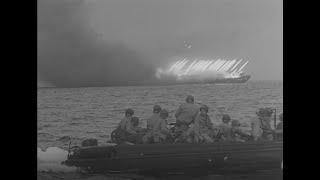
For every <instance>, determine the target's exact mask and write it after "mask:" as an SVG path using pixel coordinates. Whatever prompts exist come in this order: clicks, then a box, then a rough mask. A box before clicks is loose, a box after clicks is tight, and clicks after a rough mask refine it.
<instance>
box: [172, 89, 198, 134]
mask: <svg viewBox="0 0 320 180" xmlns="http://www.w3.org/2000/svg"><path fill="white" fill-rule="evenodd" d="M198 112H199V106H197V105H196V104H194V97H193V96H191V95H188V96H187V98H186V103H183V104H181V105H180V106H179V108H178V109H177V111H176V113H175V117H176V123H177V124H176V125H177V127H178V129H180V130H182V131H183V132H185V131H186V130H187V129H188V128H189V125H190V124H191V123H192V122H193V121H194V119H195V117H196V115H197V113H198Z"/></svg>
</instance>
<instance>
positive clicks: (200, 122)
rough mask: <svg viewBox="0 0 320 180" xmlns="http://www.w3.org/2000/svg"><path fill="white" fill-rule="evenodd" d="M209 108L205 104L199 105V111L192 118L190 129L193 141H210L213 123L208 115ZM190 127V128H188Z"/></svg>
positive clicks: (211, 140)
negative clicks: (192, 123)
mask: <svg viewBox="0 0 320 180" xmlns="http://www.w3.org/2000/svg"><path fill="white" fill-rule="evenodd" d="M208 111H209V108H208V106H206V105H202V106H201V107H200V113H198V115H197V116H196V118H195V120H194V125H193V127H192V131H193V133H194V142H195V143H199V142H204V143H212V142H213V138H212V133H213V124H212V122H211V119H210V117H209V116H208ZM190 129H191V128H190Z"/></svg>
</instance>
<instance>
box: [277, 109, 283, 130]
mask: <svg viewBox="0 0 320 180" xmlns="http://www.w3.org/2000/svg"><path fill="white" fill-rule="evenodd" d="M279 119H280V123H279V124H277V128H276V129H277V130H282V129H283V113H281V114H280V115H279Z"/></svg>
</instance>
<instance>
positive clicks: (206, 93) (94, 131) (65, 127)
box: [38, 81, 283, 148]
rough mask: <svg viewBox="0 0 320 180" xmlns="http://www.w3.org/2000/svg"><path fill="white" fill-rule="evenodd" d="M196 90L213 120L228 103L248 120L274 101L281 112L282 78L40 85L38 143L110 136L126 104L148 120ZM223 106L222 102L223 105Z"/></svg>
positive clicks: (236, 116)
mask: <svg viewBox="0 0 320 180" xmlns="http://www.w3.org/2000/svg"><path fill="white" fill-rule="evenodd" d="M188 94H192V95H194V96H195V100H196V101H197V102H201V103H204V104H206V105H208V106H209V108H210V109H209V115H210V117H211V119H212V121H213V123H214V124H218V123H220V120H219V119H217V118H215V114H216V112H218V109H219V107H225V108H226V112H227V113H228V114H230V115H231V117H232V118H234V119H238V120H240V122H242V123H246V124H249V122H250V120H251V119H252V118H253V117H255V112H256V110H257V108H259V107H265V106H269V107H275V108H277V112H278V113H280V112H282V109H283V108H282V107H283V85H282V82H281V81H260V82H248V83H246V84H224V85H211V84H202V85H199V84H198V85H174V86H130V87H129V86H128V87H88V88H39V89H38V146H39V147H42V148H45V147H50V146H57V147H65V145H66V144H68V142H69V141H68V138H66V136H71V137H72V138H73V142H74V143H78V142H79V141H80V140H82V139H84V138H89V137H92V138H97V139H98V141H99V143H104V142H105V141H107V140H108V139H109V134H110V132H111V131H112V130H113V129H114V128H115V127H116V126H117V124H118V123H119V121H120V119H121V118H122V117H123V115H124V110H125V109H126V108H129V107H130V108H133V109H134V110H135V115H136V116H138V117H139V118H140V119H141V125H142V126H145V123H146V120H145V119H146V118H147V117H149V116H150V115H151V113H152V106H153V105H154V104H159V105H161V106H162V107H164V108H166V109H168V110H169V111H170V112H171V113H170V116H169V121H174V119H173V117H174V111H175V110H176V109H177V107H178V106H179V105H180V104H181V103H182V102H184V99H185V97H186V95H188ZM220 109H221V108H220Z"/></svg>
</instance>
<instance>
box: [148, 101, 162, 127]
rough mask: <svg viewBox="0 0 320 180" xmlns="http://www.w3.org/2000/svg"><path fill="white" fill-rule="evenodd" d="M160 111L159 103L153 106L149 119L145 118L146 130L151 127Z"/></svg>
mask: <svg viewBox="0 0 320 180" xmlns="http://www.w3.org/2000/svg"><path fill="white" fill-rule="evenodd" d="M160 111H161V107H160V106H159V105H154V106H153V114H152V116H151V117H150V118H149V119H147V129H148V130H151V129H152V128H153V125H154V122H155V121H156V120H157V119H158V118H159V116H160Z"/></svg>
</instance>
